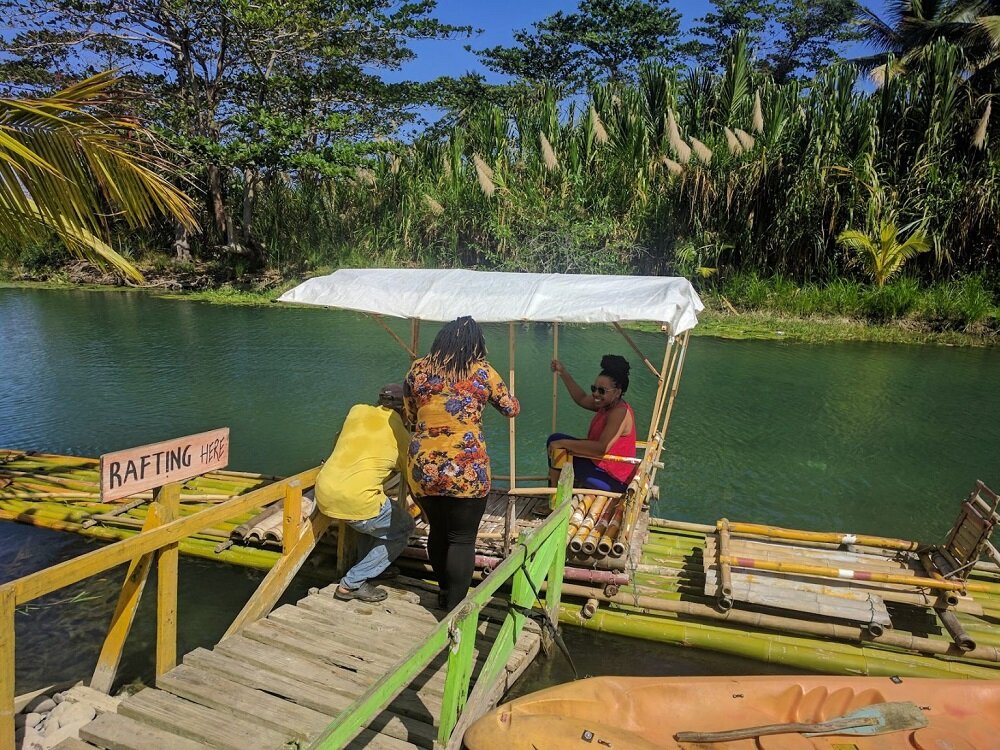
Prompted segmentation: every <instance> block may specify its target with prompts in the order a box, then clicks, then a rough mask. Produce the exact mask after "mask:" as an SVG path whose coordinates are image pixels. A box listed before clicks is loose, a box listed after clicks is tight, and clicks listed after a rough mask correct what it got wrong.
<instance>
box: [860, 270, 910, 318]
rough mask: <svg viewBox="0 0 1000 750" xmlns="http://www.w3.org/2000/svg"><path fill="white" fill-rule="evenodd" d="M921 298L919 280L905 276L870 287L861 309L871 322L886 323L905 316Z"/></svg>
mask: <svg viewBox="0 0 1000 750" xmlns="http://www.w3.org/2000/svg"><path fill="white" fill-rule="evenodd" d="M919 299H920V285H919V284H918V283H917V280H916V279H911V278H906V277H904V278H900V279H896V280H894V281H891V282H888V283H887V284H886V285H885V286H883V287H875V288H874V289H870V290H869V291H868V292H867V293H866V294H864V296H863V297H862V301H861V310H862V313H863V314H864V316H865V317H866V318H867V319H868V320H870V321H871V322H873V323H884V322H886V321H889V320H895V319H897V318H902V317H903V316H905V315H906V314H907V313H908V312H910V310H912V309H913V308H914V307H915V306H916V304H917V301H918V300H919Z"/></svg>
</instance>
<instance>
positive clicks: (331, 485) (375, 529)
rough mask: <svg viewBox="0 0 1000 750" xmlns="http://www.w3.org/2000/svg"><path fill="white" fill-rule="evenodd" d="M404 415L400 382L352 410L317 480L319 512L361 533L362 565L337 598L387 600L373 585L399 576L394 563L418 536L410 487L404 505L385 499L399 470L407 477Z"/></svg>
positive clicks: (345, 579)
mask: <svg viewBox="0 0 1000 750" xmlns="http://www.w3.org/2000/svg"><path fill="white" fill-rule="evenodd" d="M402 410H403V386H401V385H399V384H397V383H393V384H391V385H387V386H383V387H382V388H381V390H379V395H378V405H377V406H369V405H368V404H357V405H356V406H353V407H351V410H350V411H349V412H348V414H347V419H345V420H344V427H343V429H342V430H341V431H340V435H339V436H338V437H337V444H336V446H334V449H333V453H331V454H330V457H329V458H328V459H327V460H326V463H325V464H323V468H322V469H321V470H320V472H319V476H318V477H317V478H316V504H317V505H318V506H319V509H320V511H321V512H323V513H324V514H326V515H327V516H330V517H331V518H337V519H342V520H344V521H347V522H348V524H349V525H350V526H351V527H352V528H353V529H354V530H355V531H357V532H358V533H359V537H358V561H357V563H355V565H354V567H352V568H351V569H350V570H348V571H347V572H346V573H345V574H344V577H343V578H342V579H341V580H340V585H339V586H337V590H336V591H335V592H334V596H335V597H336V598H338V599H344V600H349V599H359V600H361V601H363V602H380V601H382V600H383V599H385V598H386V597H387V596H388V595H389V594H388V593H387V592H386V590H385V589H381V588H378V587H376V586H374V585H372V584H371V583H370V582H369V581H371V580H372V579H375V578H380V577H381V578H389V577H392V574H395V573H396V571H395V569H393V570H392V571H389V564H390V563H391V562H392V561H393V560H395V559H396V558H397V557H398V556H399V553H400V552H402V551H403V548H404V547H406V542H407V540H408V539H409V537H410V534H411V533H412V532H413V528H414V524H413V518H412V517H411V516H410V514H409V513H408V512H407V510H406V508H405V488H406V483H405V482H401V483H400V485H401V487H402V495H403V497H402V498H401V501H400V502H399V503H394V502H392V501H391V500H390V499H389V498H388V497H387V496H386V494H385V489H384V486H383V485H384V484H385V482H386V480H388V479H389V478H390V477H391V476H392V475H393V473H395V472H397V471H398V472H401V476H404V477H405V476H406V475H405V473H402V472H405V470H406V453H407V450H408V449H409V444H410V435H409V433H408V432H407V431H406V428H405V427H404V426H403V420H402V418H401V416H400V414H401V413H402ZM387 573H391V575H387Z"/></svg>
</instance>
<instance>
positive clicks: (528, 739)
mask: <svg viewBox="0 0 1000 750" xmlns="http://www.w3.org/2000/svg"><path fill="white" fill-rule="evenodd" d="M465 746H466V747H467V748H468V750H561V749H563V748H566V749H569V748H572V749H573V750H590V749H592V750H654V748H656V749H658V750H662V749H663V748H667V749H668V750H696V749H697V750H903V749H904V748H905V750H995V749H998V748H1000V681H978V680H934V679H910V678H904V679H899V678H889V677H859V678H853V677H825V676H815V677H813V676H803V677H683V678H677V677H671V678H660V677H595V678H591V679H587V680H580V681H578V682H570V683H566V684H563V685H559V686H556V687H553V688H548V689H547V690H541V691H539V692H537V693H532V694H531V695H526V696H524V697H522V698H518V699H516V700H513V701H511V702H510V703H506V704H504V705H502V706H500V707H499V708H497V709H496V710H494V711H492V712H490V713H489V714H487V715H486V716H484V717H483V718H481V719H480V720H479V721H477V722H476V723H475V724H473V725H472V726H471V727H470V728H469V730H468V732H466V734H465Z"/></svg>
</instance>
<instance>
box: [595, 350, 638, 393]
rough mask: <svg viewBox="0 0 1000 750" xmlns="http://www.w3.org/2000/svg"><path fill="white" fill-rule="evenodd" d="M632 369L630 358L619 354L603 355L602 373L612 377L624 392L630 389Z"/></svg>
mask: <svg viewBox="0 0 1000 750" xmlns="http://www.w3.org/2000/svg"><path fill="white" fill-rule="evenodd" d="M631 369H632V366H631V365H630V364H629V363H628V360H627V359H625V357H622V356H621V355H619V354H605V355H604V356H603V357H601V375H604V376H605V377H608V378H611V380H613V381H614V384H615V385H616V386H618V387H619V388H621V389H622V393H623V394H624V393H625V391H627V390H628V373H629V370H631Z"/></svg>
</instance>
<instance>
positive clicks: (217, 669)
mask: <svg viewBox="0 0 1000 750" xmlns="http://www.w3.org/2000/svg"><path fill="white" fill-rule="evenodd" d="M184 663H185V664H190V665H191V666H194V667H198V668H199V669H203V670H207V671H211V672H214V673H215V674H218V675H220V676H222V677H225V678H226V679H229V680H233V681H234V682H238V683H240V684H241V685H246V686H247V687H251V688H254V689H256V690H267V691H268V692H269V693H272V694H273V695H279V696H281V697H283V698H285V699H286V700H290V701H294V702H295V703H297V704H299V705H300V706H305V707H307V708H311V709H313V710H315V711H320V712H322V713H324V714H327V715H329V716H334V715H336V714H337V713H339V712H340V711H342V710H343V709H344V708H346V707H347V706H349V705H350V704H351V703H352V702H353V701H354V699H355V698H357V697H358V696H359V695H362V694H363V693H364V692H365V689H366V688H365V687H362V686H360V685H357V684H355V683H353V682H345V681H343V680H339V679H338V678H337V677H336V676H334V675H331V674H330V672H329V671H323V670H322V669H321V668H319V666H318V665H315V664H311V663H309V662H307V661H304V660H303V662H301V666H300V667H299V668H298V672H297V673H296V674H294V675H288V674H282V673H281V672H280V671H278V670H274V669H271V668H270V665H267V666H260V665H255V664H248V663H247V662H246V661H244V660H241V659H238V658H234V657H232V656H230V655H228V654H221V653H218V652H214V651H208V650H206V649H196V650H195V651H192V652H191V653H190V654H188V655H187V656H185V657H184ZM440 707H441V700H440V698H439V697H437V696H434V695H426V696H420V695H418V694H417V693H415V692H414V691H412V690H405V691H403V692H402V693H400V695H399V696H398V697H397V698H396V700H395V701H393V702H392V704H390V706H389V710H390V711H391V712H392V713H395V714H398V715H400V716H409V717H412V718H414V719H417V720H419V721H423V722H425V723H427V724H431V725H432V724H433V723H434V717H435V716H436V715H437V711H438V709H440Z"/></svg>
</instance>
